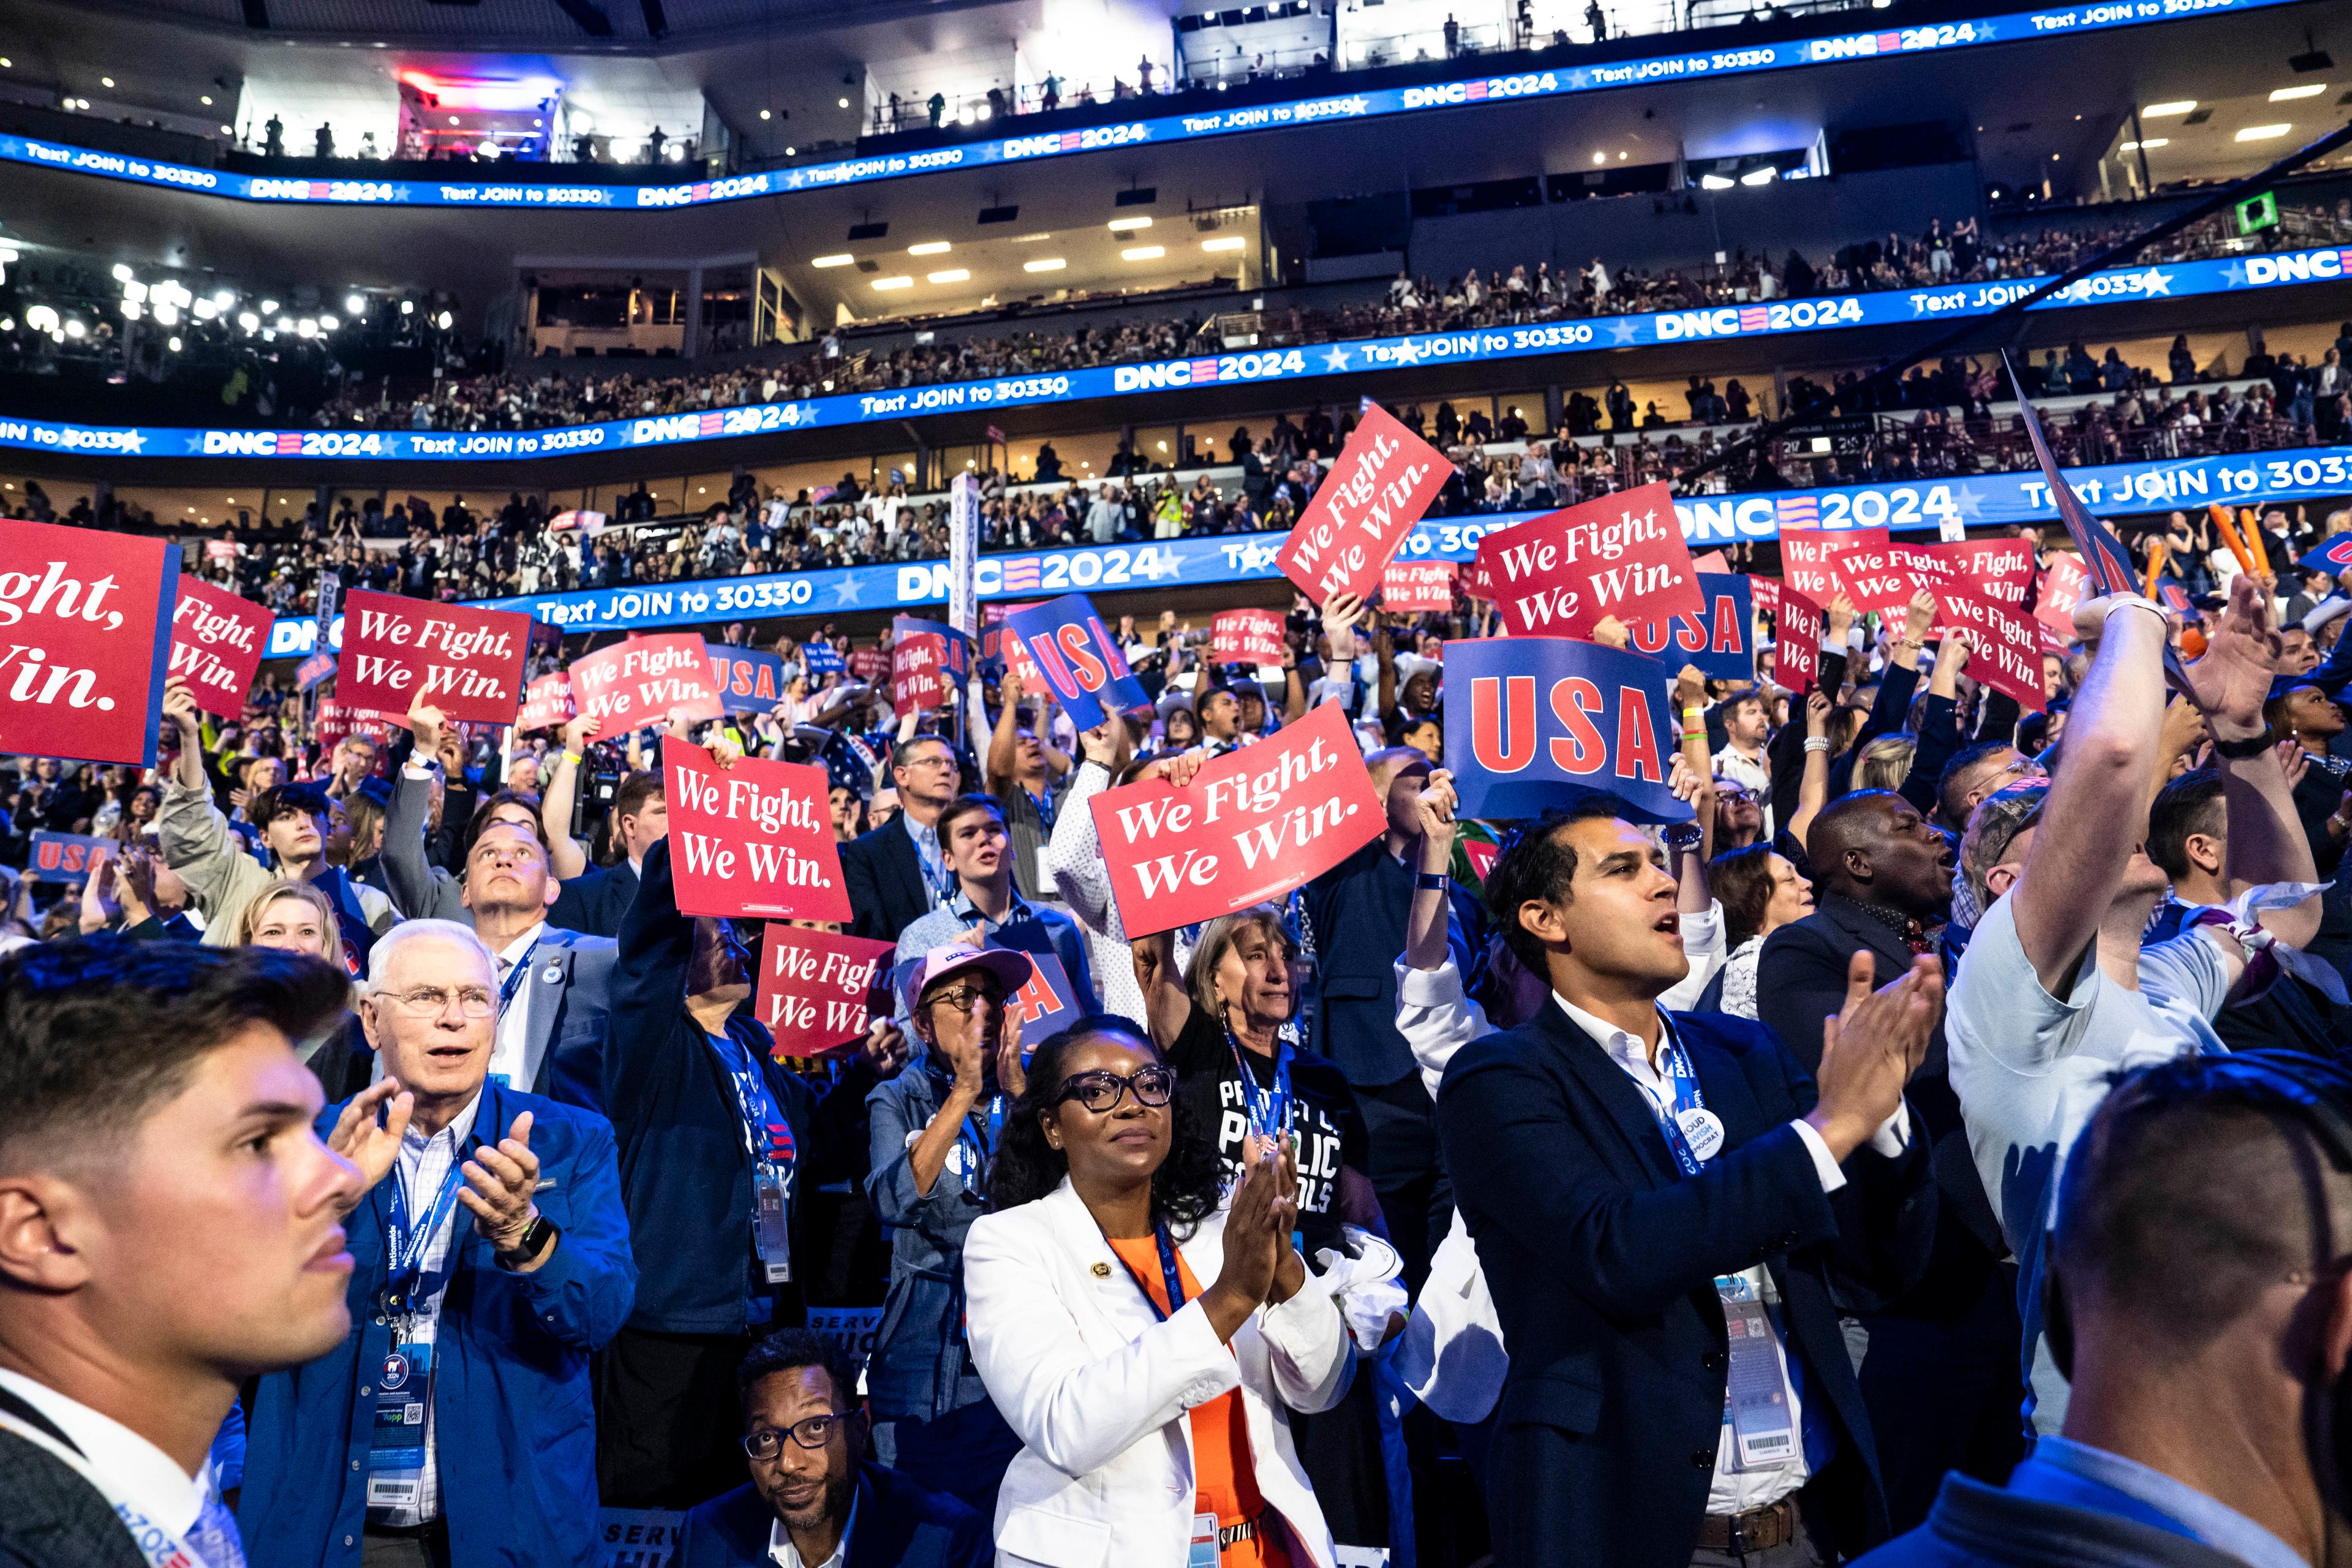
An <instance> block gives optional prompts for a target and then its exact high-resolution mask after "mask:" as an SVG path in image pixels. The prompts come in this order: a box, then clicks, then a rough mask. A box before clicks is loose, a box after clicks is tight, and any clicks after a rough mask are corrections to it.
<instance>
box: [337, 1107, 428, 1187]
mask: <svg viewBox="0 0 2352 1568" xmlns="http://www.w3.org/2000/svg"><path fill="white" fill-rule="evenodd" d="M415 1109H416V1097H415V1095H413V1094H411V1093H409V1092H408V1091H407V1090H406V1089H403V1088H401V1087H400V1080H399V1079H396V1078H386V1079H383V1080H381V1081H379V1082H376V1083H373V1084H370V1085H369V1086H368V1087H367V1088H365V1089H362V1090H360V1092H359V1093H357V1094H355V1095H353V1096H352V1101H351V1103H350V1104H349V1105H346V1106H344V1107H343V1110H342V1114H341V1115H340V1116H338V1117H336V1118H335V1126H334V1130H333V1131H331V1132H329V1133H328V1134H327V1147H328V1148H329V1149H331V1150H333V1151H334V1152H336V1153H337V1154H340V1155H341V1156H342V1157H343V1158H344V1159H346V1160H348V1161H350V1162H351V1163H352V1166H353V1167H354V1168H356V1169H357V1170H358V1172H359V1173H360V1191H361V1192H362V1193H365V1192H366V1191H367V1190H368V1189H369V1188H370V1187H373V1186H374V1185H375V1184H377V1183H378V1182H381V1181H382V1180H383V1178H384V1174H385V1173H387V1172H389V1171H390V1170H391V1169H392V1163H393V1161H394V1159H396V1158H397V1157H398V1156H399V1154H400V1141H401V1139H402V1138H403V1137H404V1136H406V1134H407V1132H408V1114H409V1112H410V1111H412V1110H415ZM378 1111H382V1112H383V1120H382V1121H381V1123H379V1121H378V1120H377V1115H376V1113H377V1112H378ZM355 1201H356V1200H355Z"/></svg>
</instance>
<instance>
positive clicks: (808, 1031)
mask: <svg viewBox="0 0 2352 1568" xmlns="http://www.w3.org/2000/svg"><path fill="white" fill-rule="evenodd" d="M896 951H897V944H895V943H892V942H868V941H866V939H865V938H864V937H858V936H844V935H843V934H841V933H840V932H838V931H816V930H812V929H810V928H808V927H806V926H793V925H785V924H783V923H782V922H781V921H770V922H769V923H768V928H767V935H766V937H765V938H764V939H763V941H762V942H761V952H760V995H759V1001H758V1003H757V1006H758V1009H759V1018H760V1022H761V1023H762V1024H765V1025H766V1026H768V1032H769V1033H770V1034H772V1035H773V1036H775V1037H776V1046H775V1054H776V1055H777V1056H779V1057H821V1056H825V1055H827V1054H829V1053H831V1052H834V1051H838V1050H845V1049H847V1048H849V1047H853V1046H856V1045H858V1044H860V1043H862V1042H863V1041H864V1040H865V1038H866V1026H867V1025H869V1024H871V1023H873V1021H874V1020H875V1019H877V1018H887V1017H888V1016H890V989H889V986H888V984H887V979H888V976H889V973H890V956H891V954H892V953H893V952H896Z"/></svg>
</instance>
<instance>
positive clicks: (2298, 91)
mask: <svg viewBox="0 0 2352 1568" xmlns="http://www.w3.org/2000/svg"><path fill="white" fill-rule="evenodd" d="M2326 90H2327V84H2326V82H2324V81H2315V82H2311V83H2308V84H2306V85H2305V86H2303V87H2282V88H2277V89H2273V91H2272V93H2271V101H2272V102H2273V103H2287V102H2290V101H2292V100H2295V99H2298V98H2317V97H2318V96H2319V95H2320V94H2321V93H2323V92H2326Z"/></svg>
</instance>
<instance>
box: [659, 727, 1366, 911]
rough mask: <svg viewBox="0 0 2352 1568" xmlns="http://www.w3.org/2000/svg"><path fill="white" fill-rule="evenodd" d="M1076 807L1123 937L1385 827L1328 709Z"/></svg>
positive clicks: (1262, 891)
mask: <svg viewBox="0 0 2352 1568" xmlns="http://www.w3.org/2000/svg"><path fill="white" fill-rule="evenodd" d="M1087 804H1088V805H1090V806H1091V807H1092V808H1093V811H1094V814H1095V831H1096V833H1097V834H1098V835H1099V836H1100V837H1101V841H1102V855H1103V860H1104V862H1105V864H1106V865H1107V866H1108V868H1109V871H1110V883H1111V893H1112V896H1113V897H1114V898H1115V899H1116V900H1118V912H1119V918H1120V919H1121V920H1122V921H1125V922H1126V926H1127V931H1128V934H1129V936H1130V937H1137V936H1149V935H1150V934H1151V933H1152V932H1154V931H1169V930H1172V929H1173V928H1175V927H1177V926H1182V925H1192V924H1193V923H1194V922H1195V921H1206V920H1214V919H1215V918H1216V917H1217V916H1219V915H1225V914H1231V913H1233V912H1234V910H1241V909H1247V908H1248V907H1249V906H1250V905H1252V904H1255V903H1259V902H1262V901H1264V900H1267V899H1274V898H1279V897H1281V896H1282V895H1283V894H1285V893H1286V892H1288V891H1290V889H1293V888H1296V887H1297V886H1298V885H1299V884H1300V883H1302V882H1305V881H1307V880H1308V879H1311V878H1314V877H1316V876H1318V875H1320V874H1321V873H1323V872H1325V871H1328V870H1329V869H1330V868H1332V867H1334V866H1336V865H1338V864H1339V862H1340V861H1342V860H1344V859H1346V858H1348V857H1349V855H1352V854H1353V853H1355V852H1356V850H1358V849H1360V848H1361V847H1363V846H1364V845H1365V844H1366V843H1368V842H1370V840H1371V839H1374V838H1377V837H1380V835H1381V833H1383V832H1385V831H1386V830H1387V826H1388V816H1387V812H1386V809H1385V808H1384V806H1383V805H1382V804H1381V798H1380V796H1379V795H1377V794H1376V793H1375V792H1374V791H1373V789H1372V781H1371V775H1370V774H1369V773H1366V772H1365V771H1364V758H1363V753H1362V752H1360V751H1359V750H1358V749H1357V747H1356V737H1355V732H1354V731H1352V730H1350V729H1349V725H1348V715H1347V713H1346V712H1345V711H1344V710H1342V709H1340V708H1339V707H1338V706H1336V705H1334V704H1329V703H1326V704H1324V705H1323V706H1321V707H1318V708H1317V709H1316V710H1315V711H1314V712H1313V713H1311V714H1309V715H1308V716H1307V718H1305V719H1302V720H1300V721H1298V722H1297V723H1296V724H1289V725H1286V726H1284V727H1283V728H1282V729H1281V730H1279V731H1276V733H1275V734H1274V735H1273V736H1272V737H1271V738H1270V739H1267V740H1265V741H1261V742H1258V743H1257V744H1256V745H1255V746H1247V747H1244V748H1243V749H1242V750H1240V751H1237V752H1227V753H1226V754H1225V755H1223V756H1222V757H1219V758H1218V759H1217V760H1216V761H1215V762H1213V763H1210V764H1209V765H1208V766H1206V767H1204V768H1202V770H1201V771H1200V773H1198V774H1196V775H1194V777H1193V780H1192V784H1191V785H1190V786H1189V787H1187V788H1184V789H1181V790H1180V789H1173V788H1171V787H1170V786H1169V784H1167V782H1166V781H1165V780H1160V779H1152V780H1148V781H1146V782H1144V783H1141V784H1129V785H1127V786H1126V787H1124V788H1122V789H1113V790H1106V791H1104V792H1103V793H1102V794H1101V795H1097V796H1095V797H1094V799H1093V800H1092V801H1090V802H1088V803H1087ZM671 809H672V810H675V809H676V807H672V808H671ZM672 830H673V831H675V830H676V829H675V825H674V824H673V829H672Z"/></svg>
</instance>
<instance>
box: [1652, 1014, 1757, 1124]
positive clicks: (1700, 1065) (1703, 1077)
mask: <svg viewBox="0 0 2352 1568" xmlns="http://www.w3.org/2000/svg"><path fill="white" fill-rule="evenodd" d="M1675 1028H1676V1029H1677V1030H1679V1031H1680V1032H1681V1036H1682V1042H1683V1048H1684V1050H1685V1051H1687V1052H1688V1053H1689V1055H1690V1063H1691V1070H1692V1071H1694V1072H1696V1073H1697V1074H1698V1091H1699V1093H1700V1094H1701V1095H1702V1096H1703V1097H1705V1099H1706V1108H1707V1109H1708V1110H1712V1111H1714V1112H1715V1113H1716V1115H1717V1116H1718V1117H1720V1118H1721V1119H1722V1121H1723V1146H1724V1147H1725V1148H1727V1149H1736V1148H1738V1146H1739V1145H1740V1144H1742V1143H1745V1142H1748V1140H1749V1139H1751V1138H1759V1137H1761V1136H1763V1135H1764V1134H1765V1133H1766V1132H1769V1131H1771V1129H1770V1128H1769V1126H1767V1125H1766V1124H1765V1121H1764V1108H1763V1107H1762V1106H1760V1105H1759V1104H1757V1103H1756V1090H1755V1088H1754V1086H1752V1085H1751V1084H1749V1083H1748V1075H1747V1074H1746V1073H1744V1072H1741V1071H1740V1070H1739V1064H1738V1062H1737V1061H1735V1060H1733V1059H1732V1057H1731V1055H1730V1053H1729V1052H1727V1051H1726V1050H1724V1049H1723V1048H1722V1047H1718V1046H1717V1045H1716V1044H1715V1042H1713V1041H1712V1040H1710V1039H1708V1038H1707V1037H1706V1036H1705V1035H1703V1034H1701V1033H1700V1032H1699V1031H1698V1030H1697V1029H1696V1028H1694V1027H1692V1026H1691V1023H1690V1020H1689V1019H1688V1018H1687V1017H1684V1016H1677V1017H1676V1018H1675Z"/></svg>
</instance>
